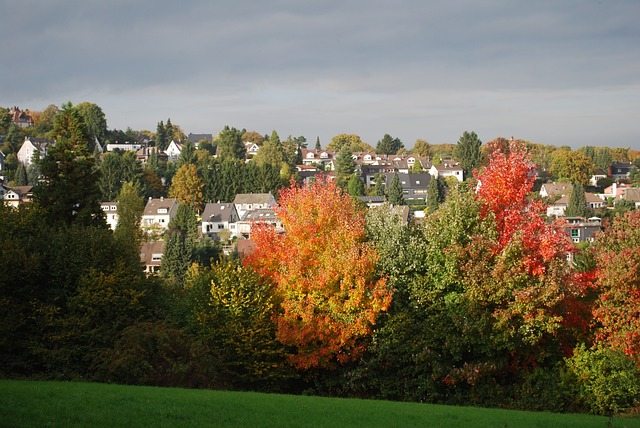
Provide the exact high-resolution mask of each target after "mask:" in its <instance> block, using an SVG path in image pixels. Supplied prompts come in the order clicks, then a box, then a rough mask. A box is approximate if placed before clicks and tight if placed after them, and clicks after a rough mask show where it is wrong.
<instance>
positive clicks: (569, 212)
mask: <svg viewBox="0 0 640 428" xmlns="http://www.w3.org/2000/svg"><path fill="white" fill-rule="evenodd" d="M588 215H589V208H588V207H587V199H586V197H585V191H584V187H583V186H582V184H580V183H575V184H574V185H573V189H572V190H571V196H570V197H569V203H568V204H567V209H566V211H565V216H567V217H588Z"/></svg>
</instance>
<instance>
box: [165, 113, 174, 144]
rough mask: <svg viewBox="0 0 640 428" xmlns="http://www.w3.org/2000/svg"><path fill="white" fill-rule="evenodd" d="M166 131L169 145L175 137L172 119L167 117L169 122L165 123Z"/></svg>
mask: <svg viewBox="0 0 640 428" xmlns="http://www.w3.org/2000/svg"><path fill="white" fill-rule="evenodd" d="M164 133H165V136H166V137H167V146H168V145H169V144H170V143H171V141H172V140H174V138H173V125H172V124H171V119H170V118H169V119H167V123H166V124H165V125H164Z"/></svg>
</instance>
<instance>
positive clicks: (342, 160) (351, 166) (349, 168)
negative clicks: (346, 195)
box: [335, 146, 356, 189]
mask: <svg viewBox="0 0 640 428" xmlns="http://www.w3.org/2000/svg"><path fill="white" fill-rule="evenodd" d="M335 165H336V174H337V176H338V178H337V181H338V186H340V187H341V188H342V189H346V188H347V186H348V184H349V179H350V178H351V176H352V175H353V174H354V172H355V171H356V161H355V160H354V159H353V155H352V154H351V152H350V151H349V150H348V148H347V147H346V146H345V147H343V148H342V149H341V150H340V152H339V153H338V156H336V159H335Z"/></svg>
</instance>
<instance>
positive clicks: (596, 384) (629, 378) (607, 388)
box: [567, 346, 640, 415]
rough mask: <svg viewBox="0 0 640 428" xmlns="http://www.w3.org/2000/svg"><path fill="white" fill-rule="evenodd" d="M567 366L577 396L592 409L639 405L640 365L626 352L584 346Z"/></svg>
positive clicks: (625, 408) (614, 410)
mask: <svg viewBox="0 0 640 428" xmlns="http://www.w3.org/2000/svg"><path fill="white" fill-rule="evenodd" d="M567 369H568V373H569V375H570V376H571V377H572V378H571V381H572V382H571V383H572V385H574V386H575V388H576V389H577V398H578V400H579V401H580V403H581V404H582V405H584V406H585V407H586V408H587V409H588V410H589V411H590V412H592V413H595V414H598V415H612V414H618V413H625V412H628V411H629V410H633V409H637V406H640V367H638V366H637V364H636V363H634V362H633V361H632V360H631V359H630V358H629V357H628V356H627V355H625V353H624V352H621V351H619V350H614V349H609V348H598V349H585V347H584V346H581V347H579V348H577V349H576V350H575V352H574V355H573V356H572V357H571V358H569V359H568V360H567Z"/></svg>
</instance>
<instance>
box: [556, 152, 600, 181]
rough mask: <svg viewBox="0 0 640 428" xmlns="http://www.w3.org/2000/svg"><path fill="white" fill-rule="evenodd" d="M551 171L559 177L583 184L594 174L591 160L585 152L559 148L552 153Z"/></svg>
mask: <svg viewBox="0 0 640 428" xmlns="http://www.w3.org/2000/svg"><path fill="white" fill-rule="evenodd" d="M550 172H551V173H552V174H553V175H555V176H556V177H557V178H566V179H569V180H570V181H571V182H572V183H580V184H582V185H583V186H586V185H588V184H589V179H590V178H591V176H592V175H593V165H592V164H591V160H590V159H589V158H588V157H587V156H586V155H584V154H582V153H580V152H576V151H570V150H557V151H555V152H554V153H553V155H552V160H551V169H550Z"/></svg>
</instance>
